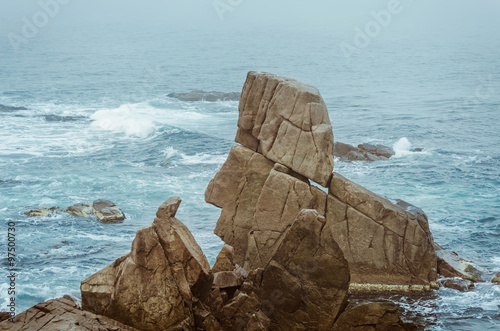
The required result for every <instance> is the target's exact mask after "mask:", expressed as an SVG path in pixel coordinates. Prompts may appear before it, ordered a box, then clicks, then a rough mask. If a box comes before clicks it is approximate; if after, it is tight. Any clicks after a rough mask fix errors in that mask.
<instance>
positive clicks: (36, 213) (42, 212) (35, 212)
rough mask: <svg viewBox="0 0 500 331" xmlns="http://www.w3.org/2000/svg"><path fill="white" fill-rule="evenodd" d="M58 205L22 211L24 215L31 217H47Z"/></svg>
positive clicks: (55, 210)
mask: <svg viewBox="0 0 500 331" xmlns="http://www.w3.org/2000/svg"><path fill="white" fill-rule="evenodd" d="M59 209H61V208H59V207H50V208H48V207H38V208H34V209H30V210H26V211H25V212H24V215H26V216H31V217H48V216H50V215H52V214H53V213H55V212H57V211H58V210H59Z"/></svg>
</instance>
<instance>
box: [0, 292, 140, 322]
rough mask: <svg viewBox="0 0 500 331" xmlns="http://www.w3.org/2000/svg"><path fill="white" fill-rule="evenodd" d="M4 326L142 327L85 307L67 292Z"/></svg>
mask: <svg viewBox="0 0 500 331" xmlns="http://www.w3.org/2000/svg"><path fill="white" fill-rule="evenodd" d="M0 329H1V330H10V331H18V330H19V331H21V330H30V331H38V330H40V331H42V330H71V331H94V330H113V331H138V330H137V329H135V328H133V327H130V326H128V325H124V324H122V323H120V322H117V321H115V320H112V319H110V318H108V317H106V316H102V315H96V314H93V313H91V312H89V311H85V310H82V309H80V307H78V306H77V304H76V303H75V301H74V300H73V299H72V298H71V297H69V296H66V295H65V296H64V297H62V298H59V299H53V300H49V301H47V302H43V303H39V304H37V305H35V306H33V307H31V308H30V309H28V310H26V311H24V312H22V313H21V314H19V315H17V316H16V317H15V318H14V323H13V322H11V321H8V320H6V321H3V322H1V323H0Z"/></svg>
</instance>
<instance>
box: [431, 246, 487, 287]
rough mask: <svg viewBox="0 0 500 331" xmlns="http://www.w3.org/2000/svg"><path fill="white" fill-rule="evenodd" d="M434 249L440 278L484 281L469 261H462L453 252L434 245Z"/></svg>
mask: <svg viewBox="0 0 500 331" xmlns="http://www.w3.org/2000/svg"><path fill="white" fill-rule="evenodd" d="M434 249H435V251H436V255H437V257H438V265H437V266H438V273H439V274H440V275H441V276H443V277H448V278H453V277H459V278H462V279H466V280H470V281H472V282H481V281H484V279H483V276H482V273H481V272H480V271H479V270H477V269H476V268H475V267H474V266H473V265H472V262H471V261H469V260H465V259H462V258H461V257H459V256H458V254H457V253H455V252H448V251H447V250H445V249H444V248H443V247H441V246H439V245H438V244H436V243H434Z"/></svg>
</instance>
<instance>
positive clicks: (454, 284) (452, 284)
mask: <svg viewBox="0 0 500 331" xmlns="http://www.w3.org/2000/svg"><path fill="white" fill-rule="evenodd" d="M438 283H439V284H440V285H441V286H444V287H446V288H451V289H454V290H458V291H461V292H466V291H469V290H471V289H473V288H474V282H472V281H470V280H467V279H462V278H458V277H455V278H441V279H439V280H438Z"/></svg>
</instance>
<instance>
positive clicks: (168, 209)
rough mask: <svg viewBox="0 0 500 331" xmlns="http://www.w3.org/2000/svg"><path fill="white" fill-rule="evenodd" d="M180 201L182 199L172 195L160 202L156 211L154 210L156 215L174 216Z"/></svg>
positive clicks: (162, 216) (160, 216)
mask: <svg viewBox="0 0 500 331" xmlns="http://www.w3.org/2000/svg"><path fill="white" fill-rule="evenodd" d="M181 201H182V200H181V198H179V197H172V198H170V199H168V200H167V201H165V202H164V203H162V204H161V206H160V208H158V211H157V212H156V217H158V218H170V217H175V214H177V209H179V206H180V204H181Z"/></svg>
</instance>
